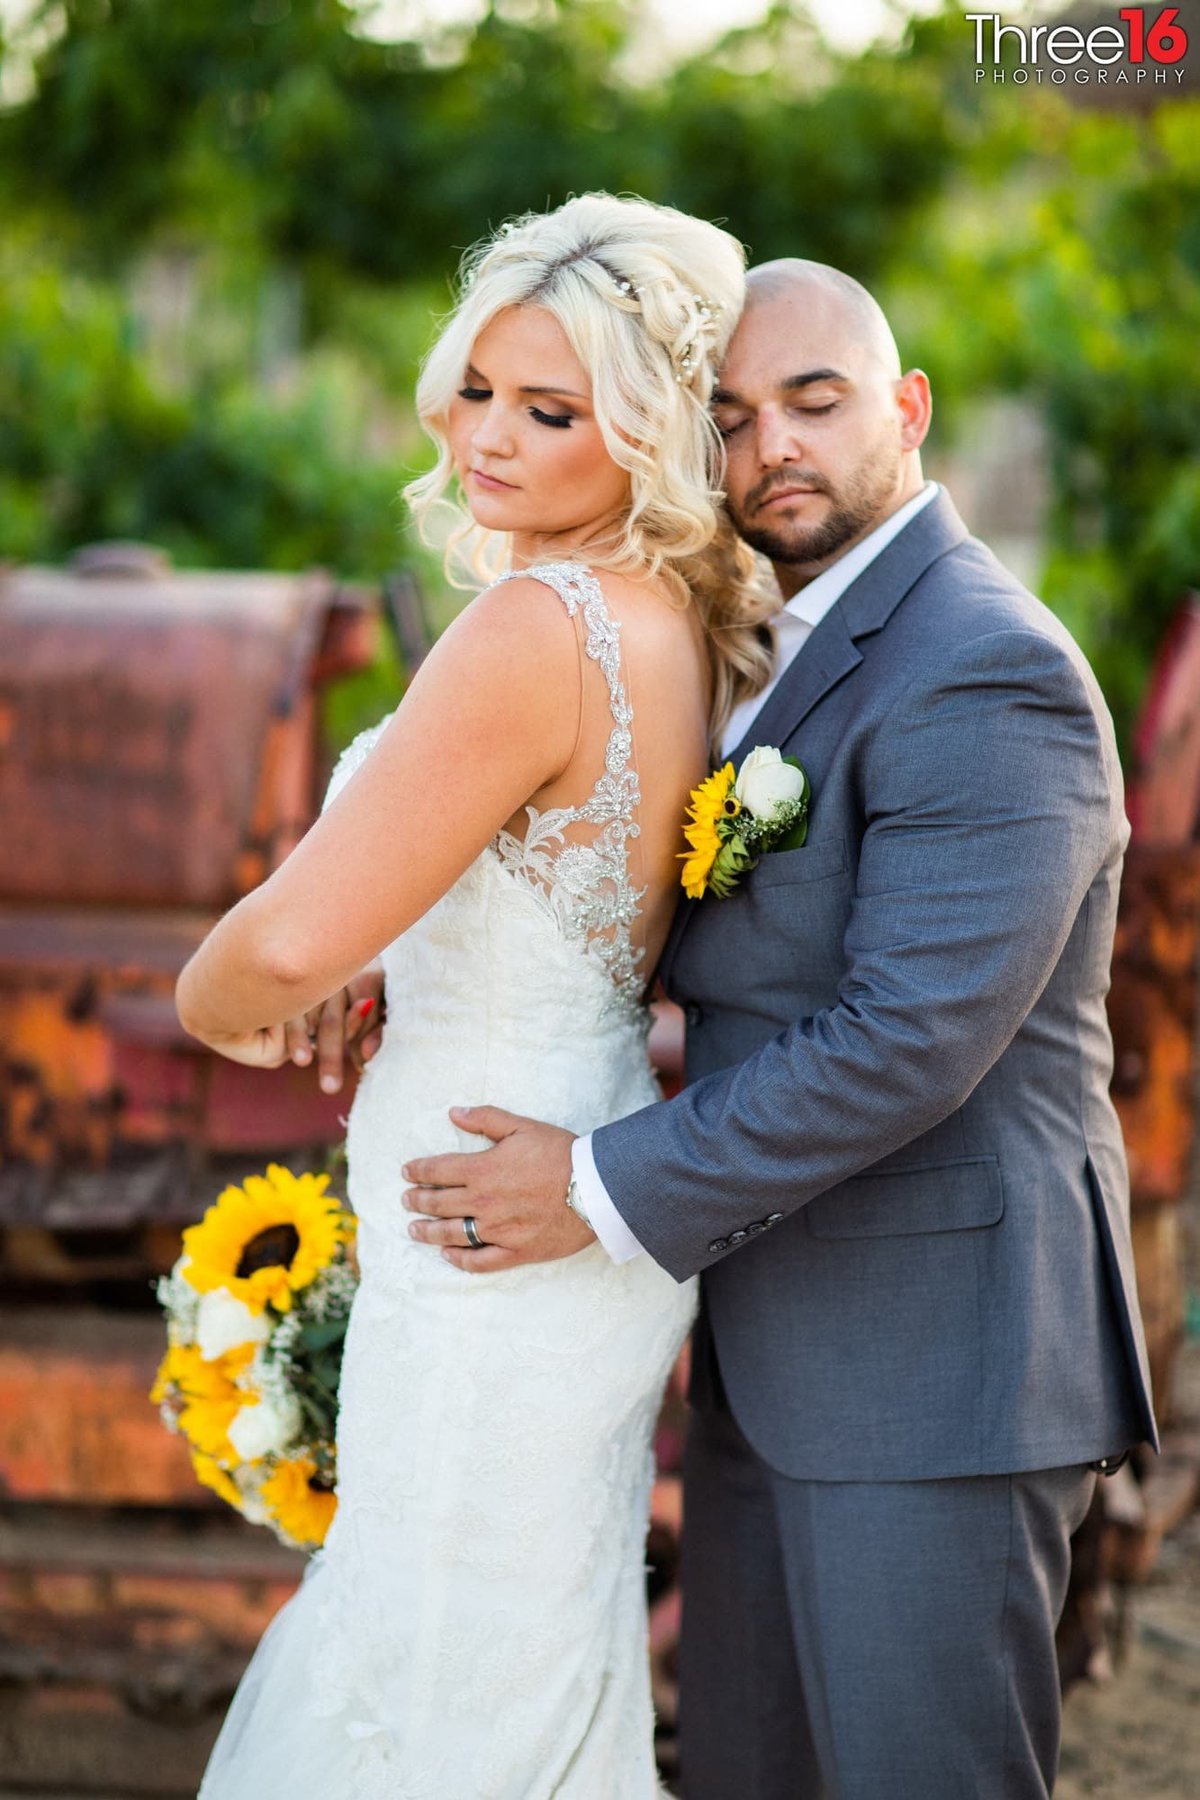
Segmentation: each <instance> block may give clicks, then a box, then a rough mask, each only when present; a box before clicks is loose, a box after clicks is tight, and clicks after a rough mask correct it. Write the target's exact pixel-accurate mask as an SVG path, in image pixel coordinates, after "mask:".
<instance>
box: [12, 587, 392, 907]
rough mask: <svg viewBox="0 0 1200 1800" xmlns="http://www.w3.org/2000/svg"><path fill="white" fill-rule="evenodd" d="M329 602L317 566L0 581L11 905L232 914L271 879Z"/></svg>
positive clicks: (296, 821)
mask: <svg viewBox="0 0 1200 1800" xmlns="http://www.w3.org/2000/svg"><path fill="white" fill-rule="evenodd" d="M335 593H336V589H335V588H334V584H333V583H332V582H331V581H330V579H329V577H328V576H325V575H323V574H320V573H319V572H318V573H312V574H308V575H302V576H283V575H262V574H252V573H236V574H229V573H218V572H213V573H207V572H189V573H179V574H176V573H170V574H165V575H164V574H157V575H139V574H134V573H130V572H129V571H128V570H126V569H120V570H118V572H115V573H104V572H101V573H93V574H92V575H90V576H88V575H80V574H78V573H71V572H69V571H61V570H57V569H42V568H30V567H24V568H8V569H5V570H0V846H2V848H0V856H2V858H3V861H2V864H0V895H2V896H5V897H8V898H12V899H50V900H53V901H55V902H57V903H59V904H63V903H66V902H70V901H83V902H87V903H88V904H110V905H111V904H118V903H124V904H138V905H163V904H169V905H177V906H187V905H191V906H209V907H223V906H225V905H227V904H229V902H230V901H231V900H233V899H236V898H237V896H238V895H239V894H240V893H243V892H245V891H246V890H247V888H248V887H249V886H252V885H253V884H254V882H255V881H257V880H259V879H261V877H262V875H263V874H264V873H266V872H267V871H268V870H269V869H270V868H272V867H274V866H275V864H276V863H277V862H278V861H279V860H281V858H282V856H284V855H286V853H287V850H288V849H289V848H290V847H291V844H292V843H293V842H294V841H295V838H296V836H297V835H298V834H299V832H300V831H302V830H303V829H304V826H305V825H306V824H307V822H308V819H309V817H310V816H311V811H312V784H313V764H312V752H313V745H312V736H313V734H312V728H311V713H310V708H311V687H310V682H311V676H312V671H313V668H314V666H315V664H316V662H317V660H318V657H319V652H320V649H321V644H322V637H323V634H324V632H325V626H326V620H327V616H328V613H329V609H330V606H331V604H332V602H333V599H334V595H335ZM345 610H349V608H346V609H345ZM352 636H353V634H352V633H351V631H350V628H349V626H348V625H347V626H344V627H343V629H342V646H341V651H340V654H341V655H342V656H343V657H344V656H345V654H347V651H348V649H349V647H350V640H351V638H352ZM358 636H359V639H360V640H361V639H362V637H363V631H362V629H361V628H360V630H359V633H358ZM334 652H335V653H336V645H335V646H334ZM333 659H334V660H335V661H336V654H334V657H333ZM48 821H52V828H49V829H48Z"/></svg>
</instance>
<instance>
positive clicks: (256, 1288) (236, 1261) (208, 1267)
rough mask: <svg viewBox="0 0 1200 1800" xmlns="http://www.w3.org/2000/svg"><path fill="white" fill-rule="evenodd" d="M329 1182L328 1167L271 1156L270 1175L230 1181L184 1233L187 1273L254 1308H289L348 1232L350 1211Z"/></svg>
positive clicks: (201, 1287)
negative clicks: (291, 1164)
mask: <svg viewBox="0 0 1200 1800" xmlns="http://www.w3.org/2000/svg"><path fill="white" fill-rule="evenodd" d="M328 1185H329V1177H328V1175H293V1174H292V1171H291V1170H290V1169H284V1168H281V1167H280V1165H279V1164H278V1163H269V1164H268V1166H267V1172H266V1174H265V1175H247V1177H246V1180H245V1183H244V1184H243V1186H241V1187H227V1188H226V1189H225V1190H224V1191H223V1192H222V1193H221V1194H219V1195H218V1196H217V1199H216V1200H215V1201H214V1203H213V1205H212V1206H210V1207H209V1209H208V1211H207V1212H206V1213H205V1215H204V1217H203V1218H202V1219H201V1221H200V1223H199V1224H198V1225H190V1226H189V1227H188V1229H187V1230H186V1231H185V1232H184V1234H183V1248H184V1254H185V1258H186V1260H185V1262H184V1264H183V1268H182V1274H183V1276H184V1278H185V1280H186V1281H188V1282H189V1283H190V1284H191V1286H192V1287H194V1288H195V1289H197V1291H198V1292H199V1293H202V1294H206V1293H209V1292H210V1291H211V1290H212V1289H214V1288H224V1289H225V1291H226V1293H229V1294H232V1295H233V1296H234V1298H235V1299H237V1300H241V1301H244V1302H245V1304H246V1305H247V1306H249V1307H250V1308H251V1309H252V1310H253V1311H254V1312H261V1311H262V1309H263V1307H264V1306H273V1307H274V1308H275V1310H276V1311H277V1312H281V1313H283V1312H289V1311H290V1310H291V1305H292V1296H293V1295H294V1294H295V1293H296V1292H298V1290H299V1289H300V1288H303V1287H307V1285H308V1283H309V1282H310V1281H312V1279H313V1278H314V1276H316V1275H317V1274H319V1273H320V1271H321V1270H322V1269H323V1268H324V1267H325V1266H326V1265H327V1264H328V1263H331V1262H332V1261H333V1259H334V1257H335V1256H336V1255H337V1252H338V1247H339V1245H341V1244H342V1243H344V1242H346V1240H347V1239H348V1237H349V1235H350V1230H351V1226H350V1223H349V1221H350V1219H351V1217H352V1215H350V1214H349V1213H346V1212H345V1211H343V1208H342V1204H341V1201H340V1200H339V1199H338V1198H337V1196H336V1195H334V1194H326V1192H325V1189H326V1187H327V1186H328Z"/></svg>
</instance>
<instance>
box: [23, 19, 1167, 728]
mask: <svg viewBox="0 0 1200 1800" xmlns="http://www.w3.org/2000/svg"><path fill="white" fill-rule="evenodd" d="M32 30H33V31H34V32H35V33H37V34H38V38H39V41H40V42H41V43H42V48H41V50H40V52H39V54H38V55H37V57H36V61H35V64H34V70H33V79H32V81H31V82H30V83H29V85H28V91H27V92H26V93H25V94H24V95H23V96H22V97H21V98H19V99H17V100H16V101H13V102H10V103H9V104H8V105H7V106H6V107H4V109H3V110H0V556H5V557H9V558H20V559H26V558H36V559H45V560H58V559H61V558H63V557H64V556H66V555H67V554H68V553H69V552H70V550H71V549H72V548H74V547H75V546H76V545H78V544H79V543H80V542H83V541H87V540H89V539H92V538H96V537H101V536H131V537H140V538H148V539H151V540H153V541H155V542H158V543H161V544H164V545H165V546H166V547H167V548H168V549H170V550H171V552H172V553H173V554H174V556H175V557H176V559H177V561H180V562H183V563H191V564H212V565H225V566H255V567H273V568H294V567H297V566H302V565H304V564H306V563H311V562H322V563H325V564H327V565H329V566H331V567H333V568H335V569H337V570H338V571H340V572H341V573H343V574H345V575H347V576H354V577H362V576H365V577H368V578H377V577H378V576H379V575H380V574H381V573H382V572H383V571H385V570H386V569H388V568H389V567H392V566H394V565H395V564H396V563H397V561H399V560H402V559H404V560H413V559H419V557H420V552H419V551H418V550H417V549H416V547H415V546H414V545H413V544H412V542H411V541H410V540H409V539H407V538H406V537H405V536H404V535H403V509H402V505H401V503H400V502H399V500H398V492H399V489H400V486H401V485H402V483H403V481H404V480H405V479H406V478H407V477H408V476H409V475H411V474H412V473H413V472H414V470H415V469H416V468H417V467H419V466H420V465H421V461H422V458H423V454H424V453H423V450H422V447H421V444H420V440H419V435H418V433H417V432H416V431H415V428H414V425H413V420H412V415H411V406H410V395H411V389H412V383H413V377H414V373H415V369H416V366H417V362H418V360H419V357H420V354H421V351H422V349H423V347H424V344H425V342H426V340H427V338H428V335H429V332H430V329H431V321H432V320H433V318H434V317H435V316H436V314H437V312H438V310H439V308H442V307H444V305H445V304H446V302H447V300H448V297H449V288H448V279H447V278H448V276H449V275H450V274H451V273H452V271H453V268H454V266H455V264H456V262H457V259H458V256H459V255H460V253H461V251H462V250H463V249H464V248H465V247H466V246H467V245H468V244H469V243H471V242H472V241H473V240H474V239H475V238H476V237H478V236H479V235H480V234H481V233H482V232H484V231H485V230H487V229H488V228H489V227H490V226H494V225H495V224H497V223H499V221H500V220H501V219H502V218H504V217H505V216H506V215H508V214H510V213H513V212H517V211H522V210H524V209H526V208H528V207H540V206H544V205H546V204H554V203H556V202H557V201H559V200H561V199H563V198H564V197H565V196H566V195H567V194H568V193H570V192H573V191H580V190H583V189H586V188H591V187H606V188H609V189H612V190H615V191H634V192H637V193H641V194H644V195H646V196H647V197H649V198H651V199H656V200H663V201H669V202H671V203H673V204H675V205H678V206H683V207H687V208H689V209H690V210H694V211H696V212H699V213H701V214H704V215H705V216H707V217H710V218H715V219H719V220H721V221H723V222H724V223H726V224H727V225H728V226H729V228H730V229H732V230H733V231H735V232H736V233H737V234H738V235H739V236H740V237H742V238H743V239H744V240H745V241H746V242H747V244H748V245H749V247H750V250H751V254H752V257H753V258H754V259H755V260H762V259H764V258H766V257H770V256H775V255H780V254H788V253H797V254H802V255H807V256H814V257H818V258H822V259H824V260H828V261H831V262H835V263H837V264H839V265H840V266H842V267H844V268H846V269H848V270H850V271H851V272H852V273H853V274H855V275H857V276H858V277H859V278H860V279H862V280H864V281H866V282H868V283H869V284H870V285H872V286H873V287H874V288H875V289H876V291H877V292H878V293H879V295H880V297H881V299H883V301H884V303H885V305H887V306H888V307H889V308H890V309H891V310H892V312H893V314H894V316H895V318H896V321H897V323H898V325H899V327H900V331H901V341H902V348H903V350H904V353H905V356H906V360H908V361H910V362H920V363H921V364H922V365H923V366H924V367H926V368H927V369H928V370H929V371H930V373H931V375H932V377H933V380H934V385H935V392H936V394H937V398H938V404H939V416H938V425H937V428H936V429H937V433H938V435H939V437H940V439H941V441H942V442H943V443H944V442H945V441H947V439H948V437H949V436H950V435H952V434H953V432H954V430H955V427H956V423H957V421H958V420H959V419H961V418H962V417H963V416H964V414H965V412H966V410H967V409H968V408H969V407H970V406H971V405H972V404H973V403H975V402H977V401H978V400H979V399H980V398H981V397H982V396H985V395H987V394H990V393H1017V394H1021V395H1025V396H1028V397H1031V398H1032V399H1033V400H1034V401H1035V402H1036V404H1037V406H1038V408H1039V410H1040V412H1041V415H1042V417H1043V419H1044V421H1045V425H1046V429H1047V431H1048V434H1049V443H1050V451H1051V465H1052V496H1051V505H1050V513H1049V519H1048V524H1047V529H1048V552H1047V560H1046V566H1045V569H1044V572H1043V580H1042V584H1041V591H1042V592H1043V594H1044V596H1045V598H1046V599H1047V600H1048V601H1049V602H1050V603H1051V604H1052V605H1054V606H1055V607H1056V608H1057V609H1058V610H1059V611H1060V612H1061V613H1062V615H1063V616H1064V617H1065V618H1066V619H1067V622H1068V623H1069V624H1070V626H1071V628H1072V629H1073V630H1074V631H1075V633H1076V635H1077V636H1079V638H1080V639H1081V641H1082V642H1083V644H1084V646H1085V648H1086V649H1087V651H1088V652H1089V654H1090V655H1091V656H1092V658H1093V660H1094V661H1095V663H1096V665H1097V667H1098V670H1099V672H1100V674H1101V678H1102V680H1103V681H1104V683H1105V685H1106V688H1107V691H1108V694H1109V698H1110V701H1111V702H1112V704H1113V707H1114V711H1115V712H1116V713H1117V716H1118V720H1119V722H1120V724H1121V725H1122V727H1123V729H1125V730H1127V728H1128V724H1129V720H1130V718H1131V716H1132V711H1133V709H1134V707H1135V706H1136V703H1137V701H1138V699H1139V697H1140V694H1141V691H1142V688H1143V685H1144V680H1145V675H1146V670H1147V667H1148V663H1149V659H1150V657H1151V655H1152V653H1153V651H1154V648H1155V646H1156V645H1157V643H1158V641H1159V639H1160V637H1161V634H1162V632H1163V629H1164V626H1165V624H1166V621H1167V619H1168V618H1169V616H1170V614H1171V611H1172V609H1173V607H1174V606H1175V604H1176V603H1177V601H1178V599H1179V597H1180V595H1181V593H1182V591H1183V590H1184V589H1185V588H1186V587H1187V586H1189V585H1192V584H1197V583H1198V582H1200V409H1198V408H1197V405H1196V395H1195V382H1194V368H1195V359H1196V350H1195V346H1196V344H1197V343H1198V342H1200V103H1198V102H1197V101H1196V100H1193V99H1190V98H1186V97H1183V96H1186V94H1187V86H1186V79H1185V85H1184V88H1183V90H1182V95H1181V97H1179V98H1172V99H1171V100H1170V101H1169V102H1168V103H1160V104H1158V105H1157V106H1154V105H1150V106H1146V105H1141V106H1139V107H1137V108H1135V109H1133V110H1130V109H1129V108H1128V107H1127V108H1125V109H1124V110H1122V109H1114V108H1112V107H1107V108H1100V107H1097V106H1095V105H1090V106H1084V105H1072V104H1071V102H1070V100H1069V99H1067V98H1064V96H1063V94H1062V92H1061V91H1060V90H1052V89H1048V88H1047V89H1040V90H1036V89H1029V88H1026V89H1022V90H1016V89H1013V88H1012V87H1005V88H996V87H993V86H991V85H989V84H982V85H977V84H976V83H975V81H974V78H973V74H974V72H973V68H972V44H971V37H970V33H969V29H968V27H966V26H965V25H964V23H963V18H962V9H961V8H960V7H959V6H958V5H957V4H954V5H947V7H946V9H945V10H944V11H943V12H942V13H941V14H939V15H937V16H935V17H933V18H931V19H927V20H924V21H921V22H915V23H910V24H909V26H908V27H907V29H906V31H905V34H904V36H903V39H902V41H901V42H900V43H899V45H898V46H892V47H890V48H874V49H870V50H867V51H865V52H863V53H862V54H859V55H856V56H853V57H849V56H845V55H837V54H835V53H834V52H833V51H832V50H831V49H830V48H829V46H828V45H827V44H825V43H823V42H822V40H821V37H820V34H819V32H818V31H817V30H816V29H815V27H814V26H813V24H812V22H811V20H810V18H809V17H808V15H807V13H806V11H805V9H804V6H803V4H802V0H781V3H779V4H776V5H774V6H773V7H772V8H771V10H770V11H769V12H768V14H767V16H766V18H765V19H764V20H763V22H762V23H761V24H760V25H757V26H755V27H753V28H752V29H747V30H742V31H737V32H733V33H730V34H729V35H728V37H727V38H726V39H725V40H724V41H723V42H722V43H721V44H720V45H719V46H718V47H717V48H716V49H715V50H713V51H711V52H709V53H707V54H705V55H704V56H703V57H696V58H692V59H690V60H685V61H683V62H682V63H679V64H677V65H675V66H673V67H669V68H666V69H663V70H662V71H661V72H660V73H658V74H656V75H654V76H653V78H652V79H646V78H644V66H645V59H644V57H640V56H639V55H638V53H637V49H636V46H637V45H638V43H639V42H644V38H639V36H638V31H639V20H638V14H637V8H636V5H635V4H634V3H633V0H628V3H627V0H520V3H519V4H517V0H493V4H492V5H491V6H490V8H489V10H488V11H487V13H486V14H485V16H484V17H483V19H482V20H481V22H480V23H479V24H478V26H477V27H475V28H471V29H468V28H461V27H460V28H457V29H455V30H452V31H441V32H437V31H434V32H431V33H430V34H429V35H428V36H427V37H426V38H425V39H424V40H423V41H419V42H418V41H413V42H403V43H389V44H383V43H379V42H376V41H374V40H373V39H371V38H370V37H369V36H367V35H364V32H363V19H362V15H361V14H360V13H359V12H358V11H356V10H355V8H354V7H352V6H350V5H348V4H346V3H345V0H189V3H188V4H187V5H186V6H185V5H180V4H178V3H177V0H54V4H53V5H50V4H47V5H45V6H43V7H42V9H41V11H40V12H39V13H36V14H35V15H34V19H33V22H32ZM4 48H7V49H8V50H9V51H10V52H11V53H12V54H14V55H18V56H19V54H20V51H21V46H20V44H16V45H11V44H10V45H9V46H7V47H5V46H2V45H0V51H2V50H3V49H4ZM1195 55H1196V57H1200V42H1198V43H1197V45H1196V53H1195ZM1193 60H1195V57H1194V58H1193ZM1189 74H1190V71H1189ZM424 572H425V575H426V579H427V580H428V581H431V582H433V583H435V584H436V572H435V571H433V570H432V569H431V568H430V567H429V565H428V563H426V564H425V566H424ZM388 679H389V680H390V679H392V677H391V676H389V678H388Z"/></svg>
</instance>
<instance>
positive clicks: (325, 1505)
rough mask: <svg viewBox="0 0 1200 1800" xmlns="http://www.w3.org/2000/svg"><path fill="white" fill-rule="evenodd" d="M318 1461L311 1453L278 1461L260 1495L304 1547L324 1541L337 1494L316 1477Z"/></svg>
mask: <svg viewBox="0 0 1200 1800" xmlns="http://www.w3.org/2000/svg"><path fill="white" fill-rule="evenodd" d="M316 1474H317V1465H316V1463H315V1462H314V1461H313V1460H312V1458H311V1457H310V1456H292V1457H288V1458H287V1459H286V1460H285V1461H282V1462H279V1463H277V1464H276V1465H275V1469H274V1471H273V1473H272V1474H270V1475H268V1477H267V1479H266V1480H265V1481H264V1482H263V1484H262V1487H261V1488H260V1489H259V1498H260V1499H261V1500H262V1503H263V1505H264V1506H265V1507H266V1508H267V1511H268V1512H269V1513H270V1515H271V1517H272V1518H273V1519H274V1521H275V1523H276V1525H278V1527H279V1529H280V1531H282V1532H283V1533H284V1534H285V1535H286V1536H287V1537H289V1538H290V1539H291V1540H292V1542H293V1543H295V1544H298V1545H300V1547H301V1548H307V1547H308V1546H310V1545H312V1546H316V1545H318V1544H323V1543H324V1542H325V1534H326V1532H327V1531H328V1530H329V1526H330V1523H331V1521H332V1519H333V1515H334V1513H335V1512H336V1511H337V1495H336V1494H335V1493H333V1492H332V1491H331V1490H330V1489H329V1488H327V1487H323V1486H320V1485H318V1484H317V1483H316V1482H315V1481H314V1477H315V1476H316Z"/></svg>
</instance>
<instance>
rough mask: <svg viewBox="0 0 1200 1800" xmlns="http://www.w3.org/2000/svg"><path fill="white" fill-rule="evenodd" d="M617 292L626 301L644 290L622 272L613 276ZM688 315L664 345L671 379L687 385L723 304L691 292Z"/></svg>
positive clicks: (639, 294)
mask: <svg viewBox="0 0 1200 1800" xmlns="http://www.w3.org/2000/svg"><path fill="white" fill-rule="evenodd" d="M613 280H614V282H615V283H616V287H617V292H618V293H619V294H620V295H621V296H622V298H623V299H626V300H634V301H638V302H640V301H642V300H643V299H644V298H645V293H646V290H645V288H644V287H640V286H638V285H637V283H635V282H632V281H629V280H627V279H626V278H625V277H624V276H622V275H614V276H613ZM690 301H691V316H690V317H689V319H688V321H687V323H686V325H685V326H684V329H683V331H682V332H681V333H680V334H679V336H678V337H677V338H676V339H675V342H674V343H673V344H668V345H666V346H665V348H666V351H667V354H668V356H669V357H670V358H671V363H672V366H673V367H674V370H675V380H676V381H677V382H678V383H679V385H680V387H685V386H688V385H690V383H691V380H692V377H693V376H694V375H695V373H696V370H697V369H698V368H699V367H700V363H701V361H702V359H703V356H704V352H705V351H706V350H707V349H708V348H709V345H708V344H706V343H705V341H704V340H705V338H706V337H709V338H711V334H712V332H713V330H714V328H715V326H716V322H717V320H718V319H719V318H720V316H721V314H722V312H724V310H725V309H724V307H723V306H722V305H721V304H720V303H719V302H718V301H715V300H706V299H705V297H704V295H703V294H692V295H691V296H690Z"/></svg>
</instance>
